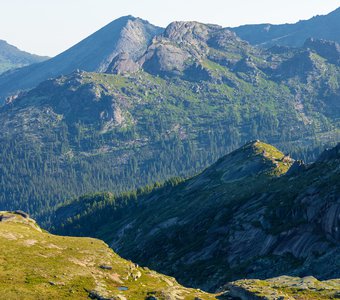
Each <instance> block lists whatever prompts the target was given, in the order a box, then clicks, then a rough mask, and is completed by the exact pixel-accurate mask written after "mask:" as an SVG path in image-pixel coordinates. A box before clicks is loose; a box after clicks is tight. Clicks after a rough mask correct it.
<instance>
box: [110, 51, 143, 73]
mask: <svg viewBox="0 0 340 300" xmlns="http://www.w3.org/2000/svg"><path fill="white" fill-rule="evenodd" d="M138 70H140V66H139V64H138V63H136V62H134V61H133V60H132V58H130V56H129V54H128V53H126V52H124V53H121V54H118V55H117V56H116V57H115V58H114V59H113V60H112V62H111V64H110V65H109V67H108V68H107V70H106V73H108V74H122V75H123V74H126V73H135V72H137V71H138Z"/></svg>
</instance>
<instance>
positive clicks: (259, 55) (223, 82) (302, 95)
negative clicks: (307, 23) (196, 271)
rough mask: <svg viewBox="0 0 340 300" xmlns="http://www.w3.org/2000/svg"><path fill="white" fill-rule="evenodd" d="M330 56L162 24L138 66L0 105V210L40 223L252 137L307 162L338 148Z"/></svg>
mask: <svg viewBox="0 0 340 300" xmlns="http://www.w3.org/2000/svg"><path fill="white" fill-rule="evenodd" d="M325 49H333V50H334V51H325ZM329 53H331V55H329ZM338 54H339V53H338V52H337V45H336V44H334V43H333V44H332V43H327V42H325V41H310V42H309V43H308V45H306V47H303V48H301V49H289V48H284V49H281V48H277V49H271V50H268V51H263V50H259V49H257V48H254V47H252V46H250V45H249V44H248V43H246V42H244V41H242V40H240V39H239V38H238V37H237V36H235V34H233V33H232V32H230V31H229V30H226V29H223V28H221V27H218V26H214V25H205V24H200V23H196V22H174V23H172V24H170V25H169V26H168V28H167V29H166V30H165V31H164V33H163V34H162V35H159V36H158V37H157V38H155V39H153V41H152V42H151V44H150V45H149V46H148V49H147V51H146V53H145V55H144V56H143V57H142V58H139V59H136V58H133V57H130V56H126V54H125V55H122V56H118V57H115V58H114V59H113V61H112V63H111V64H110V66H109V67H108V69H107V71H106V73H86V72H81V71H77V72H74V73H72V74H71V75H68V76H61V77H59V78H56V79H51V80H48V81H45V82H43V83H41V84H40V85H39V86H38V87H37V88H35V89H33V90H31V91H29V92H24V93H22V94H20V95H19V96H18V97H13V98H12V99H9V101H8V103H7V104H6V105H5V106H3V107H2V108H1V109H0V126H1V129H2V130H1V132H0V142H1V145H2V146H1V147H0V157H1V164H0V208H1V209H13V208H16V209H22V210H26V211H29V212H30V213H32V214H33V215H35V216H36V217H41V216H42V215H44V214H45V215H46V212H50V211H51V209H53V207H54V206H55V205H57V204H58V203H60V202H61V201H63V200H64V199H67V198H71V197H73V196H79V195H81V194H84V193H88V192H95V191H111V192H113V193H119V192H121V191H126V190H130V189H134V188H137V187H139V186H143V185H146V184H152V183H153V182H156V181H159V182H162V181H165V180H167V179H168V178H170V177H174V176H181V177H187V176H190V175H193V174H195V173H197V172H199V171H201V170H203V169H204V168H205V167H207V166H208V165H209V164H211V163H213V162H214V161H215V160H217V159H218V158H219V157H221V156H223V155H225V154H227V153H229V152H230V151H232V150H234V149H235V148H237V147H239V146H240V145H242V144H244V143H246V142H247V141H249V140H253V139H256V138H258V139H262V140H265V141H268V142H270V143H273V144H275V145H276V146H279V147H280V148H281V149H283V151H285V152H287V153H290V154H291V155H292V156H294V157H299V158H302V159H304V160H307V161H312V160H314V159H315V157H316V155H317V154H318V153H320V152H321V151H322V150H323V148H324V147H325V146H327V145H332V144H333V145H334V143H335V142H336V141H338V140H339V115H340V113H339V110H340V107H339V103H340V102H339V97H340V87H339V86H340V85H339V84H340V75H339V74H340V72H339V71H340V66H339V64H338V60H337V59H336V57H337V55H338Z"/></svg>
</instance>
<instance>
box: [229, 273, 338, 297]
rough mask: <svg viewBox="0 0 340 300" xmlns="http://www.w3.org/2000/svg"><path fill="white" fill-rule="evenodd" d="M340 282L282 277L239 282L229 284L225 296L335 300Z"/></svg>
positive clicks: (336, 280)
mask: <svg viewBox="0 0 340 300" xmlns="http://www.w3.org/2000/svg"><path fill="white" fill-rule="evenodd" d="M339 285H340V280H339V279H335V280H327V281H319V280H317V279H316V278H314V277H312V276H309V277H303V278H299V277H289V276H280V277H277V278H272V279H268V280H256V279H252V280H239V281H235V282H231V283H229V284H227V285H226V286H225V287H224V288H223V289H225V290H227V292H226V293H225V295H226V296H227V295H228V296H230V297H238V298H240V299H241V300H295V299H310V300H313V299H334V298H338V297H339V296H340V293H339V290H338V287H339Z"/></svg>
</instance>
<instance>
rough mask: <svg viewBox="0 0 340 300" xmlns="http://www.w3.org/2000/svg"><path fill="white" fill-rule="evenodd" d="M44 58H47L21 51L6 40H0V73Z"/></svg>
mask: <svg viewBox="0 0 340 300" xmlns="http://www.w3.org/2000/svg"><path fill="white" fill-rule="evenodd" d="M46 59H48V58H47V57H42V56H38V55H33V54H30V53H27V52H24V51H21V50H19V49H18V48H17V47H14V46H12V45H10V44H8V43H7V42H6V41H3V40H0V74H1V73H4V72H6V71H8V70H11V69H16V68H20V67H24V66H28V65H32V64H34V63H39V62H42V61H44V60H46Z"/></svg>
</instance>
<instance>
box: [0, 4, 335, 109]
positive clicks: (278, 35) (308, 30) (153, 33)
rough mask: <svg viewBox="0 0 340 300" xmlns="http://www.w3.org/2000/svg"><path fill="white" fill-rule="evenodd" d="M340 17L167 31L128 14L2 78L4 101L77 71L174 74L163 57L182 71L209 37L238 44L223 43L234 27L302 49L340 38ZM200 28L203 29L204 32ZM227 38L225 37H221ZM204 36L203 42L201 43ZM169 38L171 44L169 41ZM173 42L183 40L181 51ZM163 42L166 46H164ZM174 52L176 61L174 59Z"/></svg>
mask: <svg viewBox="0 0 340 300" xmlns="http://www.w3.org/2000/svg"><path fill="white" fill-rule="evenodd" d="M339 16H340V8H339V9H337V10H336V11H334V12H332V13H330V14H328V15H326V16H317V17H314V18H312V19H310V20H307V21H301V22H298V23H296V24H285V25H270V24H264V25H244V26H241V27H237V28H229V30H228V28H222V27H220V26H218V25H209V26H208V25H206V24H201V23H199V22H172V23H171V24H170V25H169V26H168V27H167V28H166V29H164V28H160V27H157V26H154V25H152V24H150V23H148V22H147V21H145V20H142V19H140V18H135V17H132V16H126V17H122V18H119V19H117V20H115V21H113V22H111V23H110V24H108V25H107V26H105V27H103V28H102V29H100V30H98V31H97V32H96V33H94V34H92V35H91V36H89V37H88V38H86V39H84V40H83V41H81V42H80V43H78V44H77V45H75V46H73V47H72V48H70V49H68V50H66V51H65V52H63V53H61V54H60V55H58V56H56V57H54V58H52V59H50V60H48V61H46V62H43V63H41V64H37V65H34V66H31V67H24V68H21V69H18V70H14V71H12V72H9V73H7V74H4V75H3V76H0V103H1V102H4V100H5V99H6V97H8V96H11V95H15V94H17V93H18V92H19V91H21V90H29V89H31V88H34V87H36V86H37V85H38V84H39V83H40V82H42V81H44V80H46V79H49V78H53V77H57V76H59V75H67V74H69V73H72V72H74V71H76V70H77V69H79V70H83V71H87V72H106V71H108V70H109V72H111V73H121V72H126V71H128V72H135V71H136V70H139V69H140V66H142V67H143V69H144V70H147V71H149V72H151V73H152V72H154V73H155V74H156V73H157V72H160V73H159V74H158V75H160V74H168V75H169V73H168V70H165V71H164V70H162V69H159V66H157V64H158V63H159V61H158V62H157V60H159V59H161V60H162V63H163V66H162V67H164V66H165V64H167V67H166V68H170V67H171V68H172V69H173V70H175V69H178V70H177V72H181V71H183V67H184V66H185V64H186V62H188V61H190V60H191V59H194V60H195V59H200V57H202V56H201V55H200V54H199V52H201V51H202V50H204V48H205V46H204V43H203V44H202V42H203V41H204V39H206V38H208V37H209V39H210V40H209V41H208V40H206V41H205V42H208V44H209V43H210V46H211V45H212V44H213V43H215V44H216V45H215V46H217V45H219V47H220V48H221V49H222V48H224V50H225V49H226V47H230V46H231V47H233V46H232V45H231V44H230V43H229V44H228V43H227V44H224V45H222V44H221V42H222V40H224V42H225V41H226V37H227V36H229V37H231V36H232V34H233V33H232V32H231V31H234V32H235V33H236V34H237V35H238V36H239V37H240V38H241V39H243V40H244V41H247V42H249V43H250V44H252V45H259V46H261V47H266V48H269V47H272V46H294V47H301V46H303V44H304V42H305V41H306V40H307V39H308V38H315V39H324V40H331V41H335V42H340V38H338V34H337V33H338V30H339V28H340V24H339V21H338V20H339V19H340V17H339ZM182 26H183V27H182ZM185 26H188V27H187V28H186V27H185ZM209 28H210V29H209ZM195 30H197V31H196V32H195ZM200 30H203V31H201V32H200ZM176 31H178V32H182V34H183V33H184V34H185V32H187V33H188V35H187V36H185V35H183V36H181V33H177V32H176ZM218 31H222V32H224V34H225V36H224V37H223V38H222V37H221V34H217V37H213V36H211V34H212V33H213V32H215V33H216V32H218ZM189 32H193V33H194V34H192V33H189ZM209 32H210V33H209ZM190 36H191V37H190ZM193 37H195V38H193ZM221 38H222V40H218V39H221ZM200 39H201V41H200V42H198V41H199V40H200ZM235 39H236V37H235V38H234V40H235ZM166 40H168V42H169V43H166ZM244 41H243V43H244ZM172 42H174V43H175V44H176V43H179V44H181V49H179V48H178V47H177V46H176V45H175V44H172ZM159 43H161V44H162V45H161V46H160V45H158V44H159ZM185 43H186V45H187V47H186V49H185V47H184V46H185ZM194 43H196V44H195V45H194ZM222 43H223V42H222ZM201 46H203V48H202V49H200V47H201ZM183 47H184V48H183ZM243 47H245V44H244V45H243ZM189 48H191V49H189ZM206 49H207V48H206ZM198 54H199V55H198ZM201 54H202V53H201ZM169 55H170V57H172V60H169ZM197 55H198V56H197ZM219 59H224V60H225V59H226V58H222V57H220V58H219ZM144 60H146V61H144ZM137 62H138V63H137ZM136 63H137V65H136ZM226 63H227V61H226ZM186 72H187V75H188V76H190V74H195V75H197V76H198V78H202V76H203V78H204V77H206V76H208V75H207V74H204V72H202V70H200V68H199V67H198V68H197V66H195V65H192V67H191V68H188V69H186Z"/></svg>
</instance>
